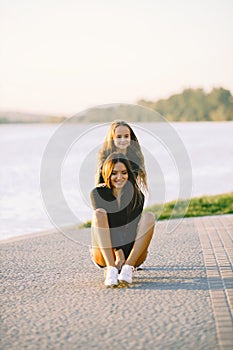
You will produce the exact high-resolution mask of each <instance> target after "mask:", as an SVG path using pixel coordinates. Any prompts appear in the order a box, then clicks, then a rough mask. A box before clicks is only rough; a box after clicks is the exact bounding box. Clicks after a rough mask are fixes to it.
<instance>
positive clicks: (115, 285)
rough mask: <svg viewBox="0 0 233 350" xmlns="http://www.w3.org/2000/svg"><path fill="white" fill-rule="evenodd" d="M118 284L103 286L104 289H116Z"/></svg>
mask: <svg viewBox="0 0 233 350" xmlns="http://www.w3.org/2000/svg"><path fill="white" fill-rule="evenodd" d="M118 285H119V284H110V285H107V286H106V284H105V287H106V288H116V287H117V286H118Z"/></svg>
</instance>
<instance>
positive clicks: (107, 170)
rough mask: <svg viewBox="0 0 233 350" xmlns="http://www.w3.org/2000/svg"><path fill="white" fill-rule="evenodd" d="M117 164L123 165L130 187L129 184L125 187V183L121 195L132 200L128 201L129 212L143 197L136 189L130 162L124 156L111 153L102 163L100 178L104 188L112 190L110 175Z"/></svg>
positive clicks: (136, 185) (137, 188)
mask: <svg viewBox="0 0 233 350" xmlns="http://www.w3.org/2000/svg"><path fill="white" fill-rule="evenodd" d="M117 163H123V164H124V165H125V167H126V169H127V172H128V181H129V183H130V184H131V185H130V184H129V183H128V185H127V183H126V185H125V186H124V187H123V190H122V191H123V192H122V193H123V194H126V195H127V197H128V198H132V200H131V201H130V207H131V210H133V209H135V208H136V207H137V206H138V205H139V204H141V203H142V200H143V197H142V193H141V191H140V189H139V187H138V184H137V181H136V178H135V176H134V173H133V170H132V168H131V165H130V162H129V160H128V158H127V157H126V156H125V155H124V154H122V153H117V152H113V153H112V154H110V155H109V156H108V157H107V159H106V160H105V161H104V164H103V167H102V176H103V179H104V182H105V184H106V186H107V187H108V188H110V189H111V190H112V185H111V175H112V171H113V169H114V166H115V164H117Z"/></svg>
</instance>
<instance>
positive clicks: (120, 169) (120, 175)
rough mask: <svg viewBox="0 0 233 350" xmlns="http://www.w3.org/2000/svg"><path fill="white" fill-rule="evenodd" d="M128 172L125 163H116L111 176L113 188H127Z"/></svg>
mask: <svg viewBox="0 0 233 350" xmlns="http://www.w3.org/2000/svg"><path fill="white" fill-rule="evenodd" d="M128 177H129V175H128V171H127V168H126V166H125V164H123V163H116V164H115V165H114V168H113V170H112V174H111V186H112V187H114V188H116V189H121V188H123V187H124V186H125V184H126V182H127V180H128Z"/></svg>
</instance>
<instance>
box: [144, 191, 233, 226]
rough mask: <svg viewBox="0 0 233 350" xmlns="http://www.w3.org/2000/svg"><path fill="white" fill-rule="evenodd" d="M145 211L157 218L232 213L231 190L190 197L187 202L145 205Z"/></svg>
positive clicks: (232, 199) (232, 198)
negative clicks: (212, 194) (218, 193)
mask: <svg viewBox="0 0 233 350" xmlns="http://www.w3.org/2000/svg"><path fill="white" fill-rule="evenodd" d="M147 211H151V212H153V213H154V214H155V216H156V217H157V220H165V219H175V218H181V217H196V216H207V215H208V216H209V215H223V214H231V213H233V192H232V193H227V194H220V195H215V196H204V197H197V198H192V199H191V200H190V202H189V203H188V201H187V200H179V201H177V202H176V201H172V202H168V203H164V204H155V205H152V206H151V207H147V208H146V209H145V212H147Z"/></svg>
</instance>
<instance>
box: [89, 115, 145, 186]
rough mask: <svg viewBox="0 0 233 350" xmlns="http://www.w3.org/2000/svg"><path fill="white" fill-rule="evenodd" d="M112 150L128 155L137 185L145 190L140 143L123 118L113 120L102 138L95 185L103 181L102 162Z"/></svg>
mask: <svg viewBox="0 0 233 350" xmlns="http://www.w3.org/2000/svg"><path fill="white" fill-rule="evenodd" d="M113 152H121V153H123V154H125V155H126V156H127V157H128V159H129V161H130V164H131V167H132V169H133V173H134V175H135V177H136V179H137V181H138V184H139V187H140V188H142V189H144V190H147V180H146V171H145V165H144V157H143V154H142V151H141V147H140V144H139V142H138V139H137V136H136V135H135V133H134V131H133V130H132V128H131V127H130V126H129V124H127V123H126V122H125V121H123V120H117V121H114V122H113V123H112V124H111V126H110V128H109V130H108V132H107V135H106V137H105V139H104V143H103V146H102V148H101V150H100V152H99V158H98V170H97V174H96V185H99V184H100V183H103V182H104V179H103V176H102V173H101V169H102V166H103V162H104V161H105V159H106V158H107V157H108V156H109V155H110V154H111V153H113Z"/></svg>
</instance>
